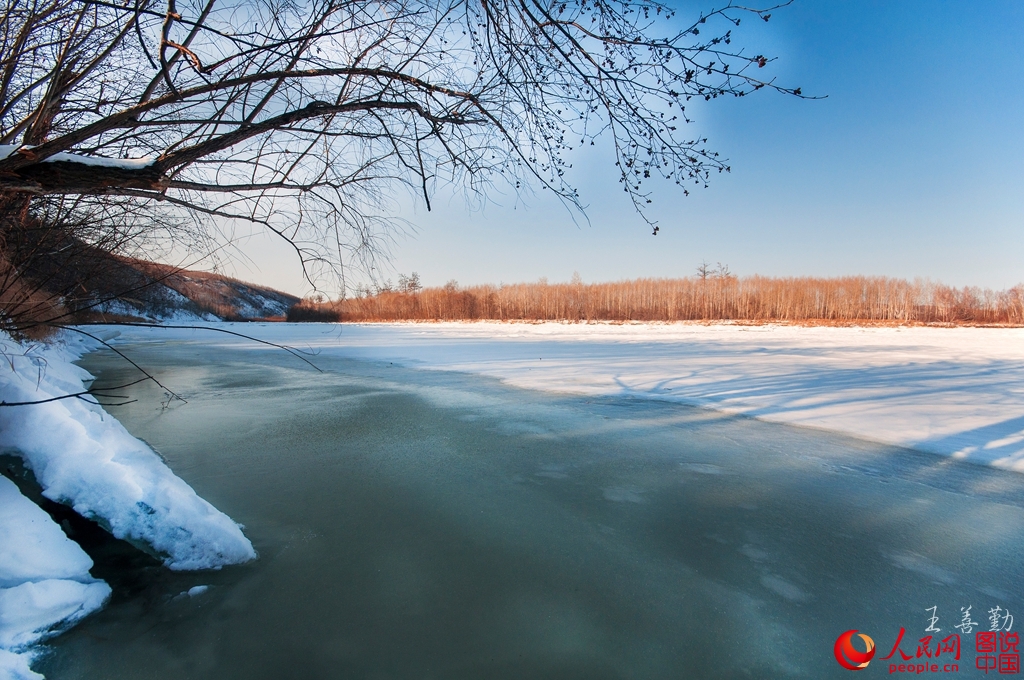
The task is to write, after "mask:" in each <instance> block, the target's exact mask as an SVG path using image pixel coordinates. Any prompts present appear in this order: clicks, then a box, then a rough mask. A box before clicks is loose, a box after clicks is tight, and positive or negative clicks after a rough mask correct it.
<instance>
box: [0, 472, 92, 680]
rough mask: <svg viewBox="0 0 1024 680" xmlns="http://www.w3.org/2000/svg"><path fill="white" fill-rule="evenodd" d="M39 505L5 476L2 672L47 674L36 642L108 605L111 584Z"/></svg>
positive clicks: (0, 524) (0, 497)
mask: <svg viewBox="0 0 1024 680" xmlns="http://www.w3.org/2000/svg"><path fill="white" fill-rule="evenodd" d="M91 568H92V559H90V558H89V556H88V555H86V554H85V552H84V551H83V550H82V549H81V548H80V547H78V544H77V543H75V542H74V541H72V540H70V539H69V538H68V537H67V536H65V535H64V532H63V531H61V529H60V527H59V526H57V524H56V523H54V521H53V520H52V519H50V516H49V515H47V514H46V513H45V512H43V511H42V510H41V509H40V508H39V506H37V505H36V504H35V503H33V502H32V501H30V500H29V499H27V498H25V497H24V496H23V495H21V492H20V491H19V490H18V487H17V486H15V484H14V482H12V481H10V480H9V479H7V478H6V477H0V678H5V677H11V678H38V677H42V676H39V675H37V674H35V673H33V672H32V671H31V670H30V669H29V665H28V664H29V662H30V661H31V659H32V656H33V654H32V651H31V649H30V646H31V645H33V644H35V643H37V642H39V641H40V640H42V639H44V638H46V637H49V636H50V635H54V634H56V633H58V632H60V631H61V630H63V629H65V628H67V627H69V626H71V625H74V623H75V622H77V621H78V620H80V619H81V618H83V617H85V616H88V615H89V614H91V613H92V612H94V611H96V610H97V609H99V608H100V607H101V606H103V603H104V602H105V601H106V600H107V598H108V597H109V596H110V587H109V586H108V585H107V584H106V583H104V582H103V581H99V580H97V579H95V578H93V577H92V576H91V575H90V574H89V569H91Z"/></svg>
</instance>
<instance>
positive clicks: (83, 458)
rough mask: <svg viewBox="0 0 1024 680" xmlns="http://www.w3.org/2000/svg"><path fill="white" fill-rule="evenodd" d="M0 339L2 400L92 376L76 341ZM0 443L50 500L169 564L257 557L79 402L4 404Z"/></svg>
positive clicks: (204, 564)
mask: <svg viewBox="0 0 1024 680" xmlns="http://www.w3.org/2000/svg"><path fill="white" fill-rule="evenodd" d="M0 346H2V347H6V349H5V353H6V357H5V358H6V359H7V361H8V362H9V363H8V364H7V365H4V366H2V370H0V399H2V400H3V401H5V402H8V403H11V402H21V401H33V400H42V399H48V398H51V397H56V396H61V395H65V394H72V393H76V392H81V391H83V390H84V389H85V387H84V384H85V383H86V382H88V381H89V380H91V379H92V376H90V375H89V374H88V373H87V372H86V371H84V370H83V369H81V368H79V367H77V366H74V365H73V364H72V363H71V361H73V360H74V359H77V358H78V357H79V356H80V355H81V353H82V352H83V351H86V350H88V349H89V347H88V346H87V345H86V344H85V343H84V342H82V341H77V340H74V339H66V340H65V342H64V343H63V344H60V345H52V346H44V345H35V346H32V347H24V346H20V345H17V344H15V343H13V342H11V341H10V340H6V341H0ZM12 365H13V368H14V370H13V371H12V370H10V367H11V366H12ZM0 448H3V449H13V450H15V452H16V453H17V454H18V455H20V456H22V458H24V460H25V462H26V463H27V464H28V466H29V467H31V468H32V472H33V473H34V474H35V477H36V480H37V481H38V482H39V484H40V486H42V488H43V493H44V495H45V496H46V497H47V498H49V499H51V500H54V501H58V502H61V503H65V504H67V505H70V506H71V507H73V508H74V509H75V511H76V512H78V513H79V514H81V515H82V516H84V517H88V518H90V519H94V520H96V521H97V522H99V523H100V524H101V525H103V526H104V527H106V528H107V529H109V530H110V532H111V533H112V534H113V535H114V536H116V537H118V538H121V539H125V540H128V541H131V542H132V543H134V544H136V545H140V546H145V547H147V548H149V549H150V550H152V551H153V552H155V553H156V554H157V555H159V556H160V557H161V558H162V559H163V560H164V564H165V565H166V566H168V567H170V568H171V569H182V570H189V569H217V568H220V567H222V566H224V565H226V564H238V563H241V562H247V561H249V560H251V559H254V558H255V557H256V552H255V551H254V550H253V547H252V544H251V543H250V542H249V540H248V539H247V538H246V537H245V536H244V535H243V534H242V531H241V529H240V527H239V526H238V525H237V524H235V523H234V522H233V521H231V519H230V518H229V517H228V516H227V515H225V514H223V513H222V512H220V511H219V510H217V509H216V508H214V507H213V506H212V505H210V504H209V503H207V502H206V501H205V500H203V499H202V498H200V497H199V496H198V495H196V493H195V491H193V490H192V488H191V487H190V486H189V485H188V484H186V483H185V482H184V481H182V480H181V479H179V478H178V477H176V476H175V475H174V473H173V472H171V470H170V468H168V467H167V466H166V465H165V464H164V462H163V461H162V460H161V459H160V457H159V456H158V455H157V454H156V453H155V452H154V451H153V450H152V449H150V448H149V446H147V445H146V444H145V443H143V442H141V441H139V440H138V439H136V438H135V437H133V436H131V435H130V434H129V433H128V431H127V430H125V429H124V427H123V426H122V425H121V424H120V423H119V422H118V421H117V420H116V419H114V418H112V417H110V416H109V415H108V414H107V413H105V412H104V411H103V409H102V408H101V407H99V406H97V405H95V404H91V403H89V402H87V401H85V400H84V399H61V400H59V401H51V402H49V403H45V404H35V405H32V406H8V407H2V408H0Z"/></svg>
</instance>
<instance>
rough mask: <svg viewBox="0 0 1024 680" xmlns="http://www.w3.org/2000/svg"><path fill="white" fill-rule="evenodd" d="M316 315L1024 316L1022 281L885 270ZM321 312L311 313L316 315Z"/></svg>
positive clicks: (447, 300)
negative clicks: (972, 282) (996, 287)
mask: <svg viewBox="0 0 1024 680" xmlns="http://www.w3.org/2000/svg"><path fill="white" fill-rule="evenodd" d="M306 308H307V311H312V310H313V309H316V310H318V311H319V313H320V316H318V317H316V318H318V319H322V320H326V319H329V318H332V315H333V317H334V318H340V319H341V320H344V321H397V320H472V319H495V320H502V321H513V320H569V321H586V320H610V321H629V320H632V321H686V320H729V319H733V320H743V321H772V320H780V321H821V322H828V323H844V322H860V321H870V322H918V323H981V324H1013V325H1021V324H1024V285H1018V286H1015V287H1014V288H1011V289H1009V290H1004V291H992V290H988V289H982V288H976V287H965V288H955V287H952V286H946V285H942V284H938V283H932V282H930V281H921V280H918V281H914V282H910V281H906V280H903V279H894V278H887V277H868V276H848V277H841V278H809V277H802V278H771V277H766V276H749V277H742V278H739V277H735V276H731V275H719V276H709V277H699V276H698V277H695V278H682V279H636V280H632V281H619V282H615V283H595V284H585V283H583V282H582V281H580V280H579V278H578V277H574V279H573V281H571V282H569V283H557V284H548V283H546V282H543V281H542V282H539V283H523V284H515V285H501V286H474V287H470V288H459V286H458V285H457V284H455V283H454V282H449V283H448V284H447V285H446V286H444V287H440V288H426V289H424V290H422V291H418V292H412V293H405V292H394V291H388V292H382V293H379V294H377V295H372V296H367V297H360V298H354V299H346V300H343V301H340V302H334V303H325V304H321V305H319V306H316V305H312V306H311V305H306ZM314 316H315V315H313V316H310V317H308V318H313V317H314Z"/></svg>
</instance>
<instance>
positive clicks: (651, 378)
mask: <svg viewBox="0 0 1024 680" xmlns="http://www.w3.org/2000/svg"><path fill="white" fill-rule="evenodd" d="M210 325H213V326H217V325H218V324H210ZM223 327H224V328H233V329H234V330H236V331H239V332H242V333H248V334H250V335H254V336H256V337H259V338H261V339H265V340H271V341H274V342H279V343H285V344H290V345H294V346H295V347H298V348H310V349H312V350H315V351H317V352H319V353H320V355H321V356H343V357H350V358H357V359H368V360H375V361H393V362H396V363H404V364H406V365H409V366H415V367H419V368H426V369H440V370H451V371H462V372H466V373H477V374H481V375H486V376H491V377H495V378H498V379H501V380H503V381H505V382H507V383H509V384H511V385H515V386H517V387H523V388H528V389H537V390H547V391H554V392H570V393H576V394H584V395H594V396H630V397H634V398H644V399H658V400H664V401H676V402H681V403H687V404H696V405H700V406H706V407H710V408H715V409H719V410H723V411H727V412H732V413H742V414H746V415H749V416H753V417H756V418H760V419H763V420H770V421H775V422H784V423H791V424H794V425H801V426H807V427H818V428H823V429H827V430H832V431H836V432H844V433H847V434H851V435H854V436H857V437H861V438H864V439H870V440H873V441H878V442H883V443H887V444H896V445H899V446H906V447H910V448H915V449H918V450H922V451H928V452H931V453H938V454H942V455H948V456H954V457H957V458H962V459H965V460H969V461H972V462H975V463H980V464H984V465H994V466H997V467H1002V468H1007V469H1012V470H1016V471H1018V472H1024V329H1020V328H934V327H909V328H892V327H875V328H865V327H860V328H858V327H853V328H831V327H802V326H777V325H775V326H773V325H766V326H741V325H727V324H717V325H709V326H704V325H700V324H685V323H677V324H619V325H616V324H559V323H542V324H529V323H511V324H510V323H496V322H479V323H404V324H401V323H400V324H342V325H334V324H267V325H259V324H245V325H241V326H231V325H225V326H223ZM157 338H159V339H160V340H161V341H163V340H170V339H172V338H181V339H190V340H194V341H198V342H203V343H208V344H221V343H224V344H230V345H234V346H238V343H244V341H241V340H237V339H233V340H231V339H228V338H227V336H224V335H223V334H218V333H210V332H200V331H187V330H171V329H159V330H152V331H145V330H141V329H133V330H132V331H126V332H125V333H124V335H123V336H122V337H121V338H120V339H119V342H120V341H123V342H132V341H145V340H147V339H153V340H156V339H157ZM252 346H253V348H257V347H260V348H261V349H265V347H261V346H258V345H252ZM314 361H316V359H315V358H314Z"/></svg>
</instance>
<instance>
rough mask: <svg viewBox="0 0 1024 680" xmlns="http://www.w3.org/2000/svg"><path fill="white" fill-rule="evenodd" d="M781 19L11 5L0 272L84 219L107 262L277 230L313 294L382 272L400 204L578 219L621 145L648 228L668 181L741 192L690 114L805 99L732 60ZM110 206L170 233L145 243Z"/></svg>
mask: <svg viewBox="0 0 1024 680" xmlns="http://www.w3.org/2000/svg"><path fill="white" fill-rule="evenodd" d="M773 9H774V8H764V9H757V8H753V9H751V8H745V7H738V6H733V5H731V4H730V5H727V6H726V7H724V8H722V9H716V10H712V11H709V12H707V13H704V14H701V15H700V16H698V17H697V18H696V20H695V21H693V22H692V23H690V24H686V25H684V24H682V23H681V21H680V20H679V18H678V17H676V16H675V15H674V12H673V11H672V10H671V9H670V8H669V7H668V6H667V5H665V4H661V3H658V2H646V1H640V2H634V1H632V0H611V1H606V0H566V1H564V2H563V1H557V0H556V1H551V0H256V1H253V0H234V1H228V2H225V1H223V0H185V1H181V0H166V4H162V3H159V4H158V2H156V0H5V4H4V5H3V6H0V249H2V250H0V256H3V257H6V258H8V259H9V258H10V257H11V255H10V253H11V246H10V244H11V243H13V242H17V241H18V240H19V239H22V240H23V236H24V232H25V230H26V228H27V226H28V225H32V224H38V223H39V221H40V220H41V219H43V216H44V215H43V214H44V213H46V211H48V210H49V211H51V212H52V206H53V205H54V201H65V203H64V204H65V205H69V206H72V207H73V208H74V209H73V210H72V213H73V214H74V215H78V216H79V218H74V217H72V218H69V219H68V220H67V221H68V222H69V223H76V222H81V221H82V220H81V219H80V217H81V216H83V215H89V214H93V213H94V212H95V211H96V210H105V211H107V212H105V213H104V215H105V217H104V219H103V220H99V221H95V220H94V221H92V222H90V223H91V224H93V229H92V232H88V233H86V232H82V233H78V234H77V235H76V238H82V239H83V240H84V242H87V243H94V244H97V245H101V246H102V244H103V243H109V242H110V240H111V238H113V240H114V241H116V242H118V243H121V245H122V246H126V247H127V246H138V244H140V243H143V242H145V241H146V239H147V238H154V237H155V236H161V237H165V238H167V239H170V240H172V241H173V240H174V239H179V240H182V241H184V242H185V243H186V244H190V245H194V244H195V243H196V239H199V240H203V239H207V241H205V244H206V245H207V246H209V243H210V241H209V239H210V238H211V234H213V240H214V241H216V240H217V238H216V234H217V232H216V230H215V227H214V226H212V225H217V224H224V223H225V222H227V221H230V220H234V219H240V220H246V221H249V222H252V223H256V224H258V225H262V226H263V227H265V228H267V229H269V230H271V231H273V232H274V233H276V234H277V235H279V236H280V237H281V238H282V239H283V240H284V242H285V243H287V244H289V246H290V248H291V249H293V251H294V253H295V254H296V255H297V256H298V259H299V261H301V262H302V264H303V266H304V268H305V271H306V275H307V278H309V279H310V280H311V281H316V280H318V279H319V277H320V276H322V275H324V274H325V273H332V272H333V273H341V274H343V273H344V269H343V268H342V265H343V264H346V263H355V264H360V265H363V266H366V267H369V266H372V260H373V258H374V256H375V255H376V254H377V253H379V252H381V251H382V249H386V244H387V239H388V234H389V233H391V232H390V231H389V226H393V225H394V224H395V222H396V220H397V219H398V218H397V216H396V206H397V200H398V198H399V193H400V192H401V189H402V188H403V187H404V188H405V189H407V190H409V191H411V192H412V193H413V194H414V195H415V196H418V197H421V198H422V200H423V201H424V202H425V203H426V205H427V207H428V208H429V206H430V198H431V196H432V195H433V194H434V192H435V191H437V189H438V188H439V185H441V184H452V185H455V186H458V187H463V188H464V189H465V190H467V191H469V192H470V193H472V194H477V195H482V194H481V192H485V191H486V190H487V188H488V187H491V186H493V185H494V184H495V183H499V184H501V183H504V184H505V185H507V186H508V187H511V189H512V190H513V191H518V190H521V189H523V188H524V187H526V186H527V185H530V186H535V187H536V186H539V187H542V188H543V189H545V190H549V191H552V192H554V193H555V194H556V195H557V196H558V197H559V198H560V199H561V200H562V201H564V202H565V203H566V204H568V205H569V206H571V207H575V208H581V198H580V196H579V194H578V193H577V191H576V189H575V188H574V187H573V185H572V183H571V182H570V181H569V178H568V174H567V170H568V169H569V168H570V163H569V160H568V158H569V155H568V154H569V152H571V151H572V150H573V149H575V148H577V147H579V146H583V145H590V144H594V142H595V141H596V140H597V139H598V138H602V137H603V138H606V139H607V140H608V141H609V142H610V143H611V145H612V147H613V148H614V153H615V165H616V169H617V172H618V173H619V176H620V180H621V182H622V184H623V189H624V191H625V192H626V193H627V194H628V195H629V197H630V199H631V200H632V201H633V203H634V204H635V206H636V207H637V209H638V210H640V211H641V212H642V211H643V209H644V206H646V205H647V204H648V203H649V202H650V197H649V192H648V188H647V185H646V184H645V181H646V180H647V179H648V178H651V177H657V176H661V177H664V178H667V179H669V180H671V181H673V182H675V183H676V184H680V185H684V191H685V185H688V184H689V183H694V184H696V185H704V184H705V183H706V182H707V181H708V179H709V177H710V175H711V173H713V172H721V171H723V170H728V166H727V164H726V162H725V161H724V160H723V159H721V158H719V156H718V155H717V154H716V153H715V152H713V151H711V150H709V149H707V147H706V146H705V144H706V140H705V139H702V138H693V137H689V136H687V135H686V134H684V132H683V130H682V124H683V123H685V122H688V118H687V113H686V106H687V104H688V102H690V101H691V100H692V99H693V98H699V99H702V100H710V99H714V98H717V97H720V96H725V95H732V96H744V95H746V94H748V93H750V92H753V91H755V90H759V89H762V88H770V89H775V90H778V91H781V92H784V93H788V94H791V95H796V96H802V94H801V92H800V89H799V88H795V89H790V88H784V87H781V86H778V85H776V84H775V83H774V81H773V80H771V79H770V78H762V77H761V75H760V74H761V73H762V71H761V70H760V69H761V68H762V67H764V66H765V65H766V64H767V63H768V62H769V59H767V58H766V57H765V56H763V55H759V54H746V53H745V52H744V51H743V50H742V49H739V48H737V47H735V46H733V44H732V40H733V35H732V31H733V30H734V29H735V28H736V27H737V26H739V25H740V23H741V20H742V19H754V20H758V21H760V20H765V21H767V20H768V18H769V17H770V16H771V11H772V10H773ZM62 197H70V199H68V198H62ZM69 200H70V202H68V201H69ZM112 201H113V202H112ZM97 206H99V207H97ZM110 206H117V209H119V210H122V211H123V214H125V215H133V216H138V215H140V214H142V213H147V214H149V215H150V216H151V217H150V219H148V220H135V221H132V223H131V224H132V225H134V226H132V227H131V228H125V222H124V220H123V219H122V220H119V219H116V218H113V217H112V216H111V215H110V213H109V209H110ZM168 225H177V228H174V229H167V227H168ZM652 226H654V225H653V223H652ZM150 227H152V228H150ZM133 229H134V231H132V230H133ZM211 229H212V231H211ZM80 231H81V230H80ZM111 234H112V235H113V236H111ZM9 264H11V265H12V267H13V269H14V270H18V269H19V266H20V265H19V263H16V262H12V263H9ZM343 285H344V284H343Z"/></svg>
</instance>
